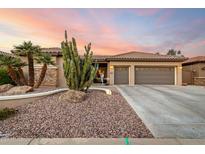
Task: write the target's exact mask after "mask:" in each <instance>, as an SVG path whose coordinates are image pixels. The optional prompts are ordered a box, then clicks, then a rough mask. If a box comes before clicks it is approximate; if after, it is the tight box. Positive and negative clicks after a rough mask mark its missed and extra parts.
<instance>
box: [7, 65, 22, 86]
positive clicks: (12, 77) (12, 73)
mask: <svg viewBox="0 0 205 154" xmlns="http://www.w3.org/2000/svg"><path fill="white" fill-rule="evenodd" d="M7 71H8V75H9V76H10V78H11V79H12V80H13V81H14V82H15V83H16V84H17V85H20V82H19V81H18V78H17V74H16V72H15V70H14V69H13V68H12V67H11V66H8V70H7Z"/></svg>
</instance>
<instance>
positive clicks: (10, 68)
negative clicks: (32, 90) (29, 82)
mask: <svg viewBox="0 0 205 154" xmlns="http://www.w3.org/2000/svg"><path fill="white" fill-rule="evenodd" d="M25 65H26V64H25V63H24V62H22V61H21V59H20V58H17V57H13V56H9V55H0V66H1V67H2V66H3V67H6V68H7V73H8V75H9V76H10V78H11V79H12V80H13V81H14V82H15V83H16V84H17V85H23V84H24V83H22V82H21V81H22V80H21V79H22V77H23V76H24V75H23V70H22V69H21V67H22V66H25ZM18 74H19V75H20V78H19V76H18Z"/></svg>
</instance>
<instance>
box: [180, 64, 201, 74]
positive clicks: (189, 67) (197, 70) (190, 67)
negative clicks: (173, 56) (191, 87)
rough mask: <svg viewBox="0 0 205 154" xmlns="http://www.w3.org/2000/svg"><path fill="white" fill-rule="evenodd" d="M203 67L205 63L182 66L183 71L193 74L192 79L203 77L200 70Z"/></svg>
mask: <svg viewBox="0 0 205 154" xmlns="http://www.w3.org/2000/svg"><path fill="white" fill-rule="evenodd" d="M204 67H205V63H197V64H192V65H186V66H183V70H189V71H193V72H195V73H194V77H205V70H202V68H204Z"/></svg>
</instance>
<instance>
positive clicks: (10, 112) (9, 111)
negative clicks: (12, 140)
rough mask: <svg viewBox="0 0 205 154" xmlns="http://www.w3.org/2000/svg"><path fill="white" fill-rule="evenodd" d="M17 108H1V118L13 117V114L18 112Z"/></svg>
mask: <svg viewBox="0 0 205 154" xmlns="http://www.w3.org/2000/svg"><path fill="white" fill-rule="evenodd" d="M16 112H17V111H16V110H15V109H12V108H4V109H1V110H0V120H4V119H6V118H9V117H11V116H12V115H14V114H16Z"/></svg>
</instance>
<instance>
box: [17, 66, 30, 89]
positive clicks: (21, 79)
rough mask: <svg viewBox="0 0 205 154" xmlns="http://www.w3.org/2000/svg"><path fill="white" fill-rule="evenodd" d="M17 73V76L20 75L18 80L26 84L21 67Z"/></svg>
mask: <svg viewBox="0 0 205 154" xmlns="http://www.w3.org/2000/svg"><path fill="white" fill-rule="evenodd" d="M18 74H19V77H20V82H21V83H22V84H23V85H27V84H28V82H27V79H26V78H25V76H24V73H23V70H22V68H20V67H19V68H18Z"/></svg>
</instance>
